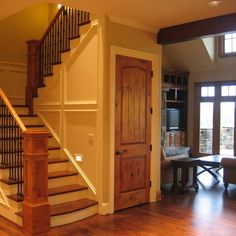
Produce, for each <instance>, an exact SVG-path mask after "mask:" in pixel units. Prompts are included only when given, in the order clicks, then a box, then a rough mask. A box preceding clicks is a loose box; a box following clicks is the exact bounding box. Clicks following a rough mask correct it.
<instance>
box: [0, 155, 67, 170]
mask: <svg viewBox="0 0 236 236" xmlns="http://www.w3.org/2000/svg"><path fill="white" fill-rule="evenodd" d="M68 161H69V160H68V159H67V158H60V157H54V158H49V159H48V164H55V163H63V162H68ZM18 166H19V165H13V167H18ZM8 168H9V165H6V164H0V169H8Z"/></svg>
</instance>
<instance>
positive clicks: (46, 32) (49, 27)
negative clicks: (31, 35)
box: [40, 6, 65, 43]
mask: <svg viewBox="0 0 236 236" xmlns="http://www.w3.org/2000/svg"><path fill="white" fill-rule="evenodd" d="M64 10H65V7H64V6H62V7H61V8H60V9H59V10H58V12H57V14H56V15H55V16H54V18H53V19H52V22H51V23H50V25H49V26H48V28H47V30H46V31H45V33H44V34H43V36H42V38H41V39H40V43H42V42H43V40H44V39H45V38H46V36H47V34H48V32H49V31H50V30H51V28H52V26H53V25H54V24H55V22H56V21H57V19H58V17H59V16H60V15H61V12H62V11H64Z"/></svg>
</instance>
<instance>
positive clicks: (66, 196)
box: [7, 189, 88, 212]
mask: <svg viewBox="0 0 236 236" xmlns="http://www.w3.org/2000/svg"><path fill="white" fill-rule="evenodd" d="M87 196H88V190H87V189H85V190H81V191H75V192H70V193H63V194H57V195H53V196H49V197H48V202H49V204H52V205H55V204H60V203H62V202H63V203H64V202H70V201H76V200H79V199H83V198H86V197H87ZM7 201H8V203H9V204H10V206H11V209H12V210H13V211H14V212H21V211H22V204H23V202H16V201H14V200H12V199H10V198H7Z"/></svg>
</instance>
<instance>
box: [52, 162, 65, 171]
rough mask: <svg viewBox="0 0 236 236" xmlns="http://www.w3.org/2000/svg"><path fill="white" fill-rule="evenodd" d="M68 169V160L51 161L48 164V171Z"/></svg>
mask: <svg viewBox="0 0 236 236" xmlns="http://www.w3.org/2000/svg"><path fill="white" fill-rule="evenodd" d="M65 170H68V162H62V163H53V164H49V165H48V172H54V171H65Z"/></svg>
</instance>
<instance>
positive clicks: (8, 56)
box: [0, 3, 55, 63]
mask: <svg viewBox="0 0 236 236" xmlns="http://www.w3.org/2000/svg"><path fill="white" fill-rule="evenodd" d="M53 8H54V7H53V6H52V5H49V4H48V3H38V4H35V5H33V6H31V7H29V8H26V9H24V10H23V11H21V12H19V13H17V14H15V15H12V16H10V17H8V18H5V19H4V20H2V21H0V52H1V53H0V61H7V62H16V63H26V54H27V52H26V41H27V40H30V39H40V38H41V36H42V34H43V33H44V31H45V30H46V29H47V27H48V25H49V20H51V18H52V14H54V12H55V11H54V10H53Z"/></svg>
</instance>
